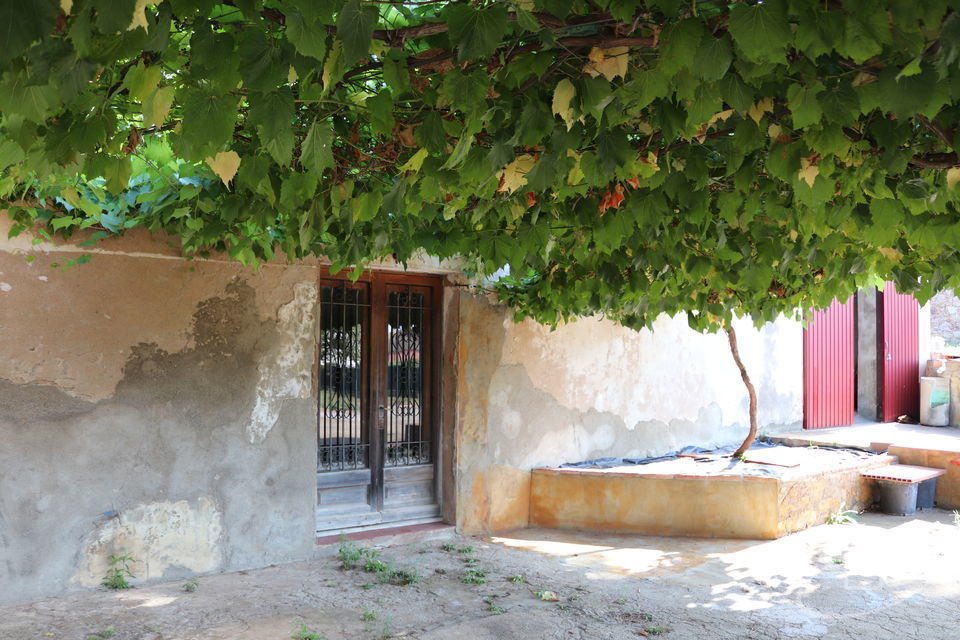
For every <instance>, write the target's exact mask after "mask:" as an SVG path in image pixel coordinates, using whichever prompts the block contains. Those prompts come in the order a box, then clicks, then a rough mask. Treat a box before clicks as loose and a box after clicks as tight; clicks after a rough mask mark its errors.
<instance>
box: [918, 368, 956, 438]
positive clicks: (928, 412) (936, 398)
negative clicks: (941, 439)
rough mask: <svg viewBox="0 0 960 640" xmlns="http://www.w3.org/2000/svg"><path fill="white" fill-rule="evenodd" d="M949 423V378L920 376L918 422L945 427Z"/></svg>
mask: <svg viewBox="0 0 960 640" xmlns="http://www.w3.org/2000/svg"><path fill="white" fill-rule="evenodd" d="M949 423H950V378H934V377H929V376H923V377H922V378H920V424H925V425H927V426H930V427H945V426H947V425H948V424H949Z"/></svg>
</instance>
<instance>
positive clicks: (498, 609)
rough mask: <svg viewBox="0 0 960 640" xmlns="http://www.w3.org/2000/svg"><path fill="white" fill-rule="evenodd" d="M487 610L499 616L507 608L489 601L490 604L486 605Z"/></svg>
mask: <svg viewBox="0 0 960 640" xmlns="http://www.w3.org/2000/svg"><path fill="white" fill-rule="evenodd" d="M487 611H489V612H490V613H492V614H493V615H495V616H499V615H502V614H504V613H506V612H507V610H506V609H504V608H503V607H501V606H498V605H495V604H493V603H490V605H489V606H488V607H487Z"/></svg>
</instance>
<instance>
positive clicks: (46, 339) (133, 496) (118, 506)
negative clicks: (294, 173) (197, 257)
mask: <svg viewBox="0 0 960 640" xmlns="http://www.w3.org/2000/svg"><path fill="white" fill-rule="evenodd" d="M3 235H5V233H3ZM108 246H109V245H108ZM19 249H20V248H19V247H13V248H11V246H10V244H7V245H4V244H2V243H0V281H2V282H4V283H6V284H7V286H6V287H4V288H3V290H2V291H0V335H2V336H3V340H2V341H0V442H2V443H3V445H2V447H0V602H4V601H11V600H25V599H31V598H37V597H43V596H49V595H55V594H57V593H60V592H63V591H65V590H69V589H74V588H80V587H89V586H95V585H97V584H99V582H100V581H101V580H102V579H103V576H104V573H105V571H106V569H107V560H106V557H107V556H108V555H110V554H128V555H130V556H132V557H133V558H134V563H133V565H132V569H133V572H134V574H136V576H137V580H136V581H135V582H139V581H142V580H153V579H160V578H168V579H169V578H179V577H183V576H187V575H191V574H195V573H202V572H210V571H222V570H231V569H241V568H247V567H255V566H264V565H267V564H270V563H273V562H281V561H289V560H293V559H299V558H306V557H310V556H311V555H312V554H313V553H314V537H315V516H314V508H315V499H316V498H315V485H316V480H315V468H316V453H315V451H316V435H315V434H316V398H315V397H314V393H313V384H314V383H313V367H314V357H315V346H314V345H315V328H314V322H315V313H314V311H315V305H316V297H317V296H316V286H317V285H316V282H317V276H318V272H317V268H316V266H282V267H281V266H275V265H266V266H264V267H263V268H261V269H260V270H259V272H253V271H252V270H250V269H245V268H243V267H241V266H239V265H236V264H230V263H226V262H217V261H196V262H188V261H184V260H179V259H169V258H167V257H163V256H160V257H158V256H156V255H149V254H143V253H139V252H137V253H135V254H134V255H127V254H125V253H123V252H122V251H115V252H110V251H108V252H102V253H98V254H95V255H94V256H93V259H92V260H91V262H90V263H88V264H85V265H82V266H79V267H76V268H73V269H69V270H66V271H62V270H60V269H58V268H55V267H52V266H51V263H52V262H56V261H61V262H62V260H63V259H64V258H69V257H76V255H79V254H77V253H72V252H71V251H70V249H69V248H62V249H60V250H58V251H56V252H51V253H40V254H39V255H38V257H37V259H36V260H35V261H34V262H32V263H28V262H27V261H26V260H25V259H24V255H22V254H21V253H20V252H19Z"/></svg>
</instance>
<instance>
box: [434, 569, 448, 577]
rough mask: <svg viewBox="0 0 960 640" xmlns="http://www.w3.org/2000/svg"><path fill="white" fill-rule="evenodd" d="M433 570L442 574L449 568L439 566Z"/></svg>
mask: <svg viewBox="0 0 960 640" xmlns="http://www.w3.org/2000/svg"><path fill="white" fill-rule="evenodd" d="M433 572H434V573H437V574H439V575H441V576H442V575H444V574H445V573H446V572H447V570H446V569H444V568H443V567H437V568H436V569H434V570H433Z"/></svg>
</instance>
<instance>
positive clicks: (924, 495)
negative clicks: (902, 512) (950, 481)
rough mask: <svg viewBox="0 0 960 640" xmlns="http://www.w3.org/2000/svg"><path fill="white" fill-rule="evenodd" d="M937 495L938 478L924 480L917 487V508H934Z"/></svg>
mask: <svg viewBox="0 0 960 640" xmlns="http://www.w3.org/2000/svg"><path fill="white" fill-rule="evenodd" d="M936 497H937V479H936V478H930V479H929V480H924V481H923V482H921V483H920V486H918V487H917V509H933V504H934V501H935V500H936Z"/></svg>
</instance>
